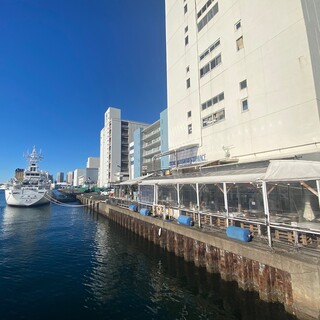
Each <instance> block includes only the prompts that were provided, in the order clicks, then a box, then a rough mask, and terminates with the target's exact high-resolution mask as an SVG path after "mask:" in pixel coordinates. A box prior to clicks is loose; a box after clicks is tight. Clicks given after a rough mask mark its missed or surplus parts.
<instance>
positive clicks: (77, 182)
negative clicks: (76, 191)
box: [73, 169, 86, 187]
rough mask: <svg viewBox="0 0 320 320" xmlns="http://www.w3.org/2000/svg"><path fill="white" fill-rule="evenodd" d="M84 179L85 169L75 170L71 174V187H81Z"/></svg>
mask: <svg viewBox="0 0 320 320" xmlns="http://www.w3.org/2000/svg"><path fill="white" fill-rule="evenodd" d="M85 177H86V169H76V170H74V172H73V186H74V187H79V186H82V185H83V182H84V181H85V179H86V178H85Z"/></svg>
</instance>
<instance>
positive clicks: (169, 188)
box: [158, 184, 178, 207]
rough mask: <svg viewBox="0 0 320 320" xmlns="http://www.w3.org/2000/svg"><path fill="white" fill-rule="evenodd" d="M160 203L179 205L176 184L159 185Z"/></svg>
mask: <svg viewBox="0 0 320 320" xmlns="http://www.w3.org/2000/svg"><path fill="white" fill-rule="evenodd" d="M158 204H162V205H165V206H172V207H177V206H178V194H177V186H176V185H175V184H172V185H159V186H158Z"/></svg>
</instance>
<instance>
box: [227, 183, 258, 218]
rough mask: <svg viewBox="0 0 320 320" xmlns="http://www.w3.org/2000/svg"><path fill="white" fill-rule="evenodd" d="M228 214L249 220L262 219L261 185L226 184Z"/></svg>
mask: <svg viewBox="0 0 320 320" xmlns="http://www.w3.org/2000/svg"><path fill="white" fill-rule="evenodd" d="M227 192H228V211H229V213H238V214H240V215H241V214H243V215H244V216H248V217H251V218H255V217H256V218H262V217H264V207H263V197H262V185H261V184H259V183H234V184H227Z"/></svg>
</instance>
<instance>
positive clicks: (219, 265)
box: [79, 196, 320, 320]
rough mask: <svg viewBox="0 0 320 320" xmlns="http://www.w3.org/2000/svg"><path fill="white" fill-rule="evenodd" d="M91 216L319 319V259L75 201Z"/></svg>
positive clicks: (98, 203)
mask: <svg viewBox="0 0 320 320" xmlns="http://www.w3.org/2000/svg"><path fill="white" fill-rule="evenodd" d="M79 199H80V201H81V202H82V203H83V204H86V205H87V206H88V207H89V208H91V209H92V210H93V211H96V212H99V213H100V214H102V215H104V216H106V217H108V218H109V219H111V220H113V221H115V222H116V223H118V224H120V225H121V226H123V227H125V228H127V229H130V230H132V231H133V232H135V233H137V234H139V235H140V236H142V237H144V238H146V239H148V240H149V241H152V242H153V243H155V244H157V245H160V246H161V247H163V248H165V249H166V250H167V251H169V252H174V253H175V254H176V255H177V256H179V257H183V258H184V259H185V260H186V261H193V262H194V263H195V265H196V266H199V267H200V266H201V267H205V268H206V270H207V271H208V272H214V273H219V274H220V275H221V277H222V279H224V280H228V281H230V280H234V281H237V283H238V285H239V287H241V288H243V289H244V290H255V291H257V292H258V293H259V297H260V299H261V300H264V301H267V302H280V303H282V304H283V305H284V306H285V309H286V311H287V312H289V313H291V314H295V315H296V316H297V317H298V319H303V320H314V319H318V320H319V319H320V265H319V259H318V258H312V257H310V256H304V255H301V254H300V253H288V252H281V253H280V252H279V253H277V252H272V251H271V250H270V248H269V247H268V246H267V245H261V244H260V245H259V244H256V243H255V242H254V241H253V242H249V243H244V242H240V241H235V240H232V239H229V238H227V237H226V236H225V234H223V233H221V232H217V233H212V232H210V233H209V232H203V231H201V230H199V229H197V228H194V227H187V226H183V225H179V224H177V223H173V222H166V221H163V220H161V219H159V218H152V217H149V216H142V215H140V214H139V213H136V212H132V211H129V210H128V209H126V208H121V207H118V206H112V205H109V204H106V203H104V202H102V201H96V200H92V199H90V198H86V197H83V196H81V197H79Z"/></svg>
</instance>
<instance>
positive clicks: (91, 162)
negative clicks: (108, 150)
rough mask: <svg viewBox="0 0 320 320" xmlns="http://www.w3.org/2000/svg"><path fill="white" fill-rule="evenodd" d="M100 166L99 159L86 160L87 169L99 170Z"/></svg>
mask: <svg viewBox="0 0 320 320" xmlns="http://www.w3.org/2000/svg"><path fill="white" fill-rule="evenodd" d="M99 166H100V158H97V157H89V158H88V160H87V168H99Z"/></svg>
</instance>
